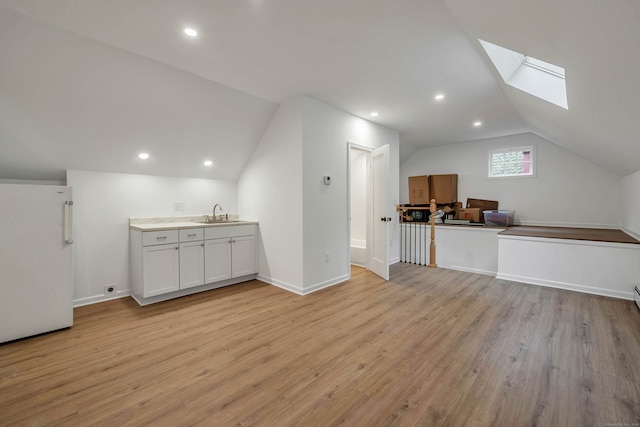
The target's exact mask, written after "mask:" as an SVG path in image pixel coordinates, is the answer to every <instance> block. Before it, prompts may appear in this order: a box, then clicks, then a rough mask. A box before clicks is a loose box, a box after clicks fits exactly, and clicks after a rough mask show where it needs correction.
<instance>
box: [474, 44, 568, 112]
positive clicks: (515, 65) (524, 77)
mask: <svg viewBox="0 0 640 427" xmlns="http://www.w3.org/2000/svg"><path fill="white" fill-rule="evenodd" d="M479 41H480V44H481V45H482V47H483V48H484V50H485V51H486V52H487V55H489V58H490V59H491V61H492V62H493V65H495V67H496V69H497V70H498V72H499V73H500V76H502V79H503V80H504V82H505V83H506V84H508V85H509V86H512V87H515V88H516V89H520V90H522V91H524V92H527V93H528V94H530V95H533V96H535V97H538V98H540V99H543V100H545V101H547V102H551V103H552V104H555V105H557V106H559V107H562V108H564V109H569V104H568V103H567V86H566V84H565V78H564V68H562V67H559V66H557V65H554V64H550V63H548V62H545V61H542V60H540V59H537V58H533V57H531V56H528V55H524V54H522V53H519V52H515V51H513V50H510V49H507V48H504V47H502V46H498V45H495V44H493V43H489V42H487V41H484V40H479Z"/></svg>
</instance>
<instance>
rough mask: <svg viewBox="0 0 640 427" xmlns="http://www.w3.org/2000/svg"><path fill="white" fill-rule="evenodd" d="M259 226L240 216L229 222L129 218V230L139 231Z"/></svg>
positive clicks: (201, 218)
mask: <svg viewBox="0 0 640 427" xmlns="http://www.w3.org/2000/svg"><path fill="white" fill-rule="evenodd" d="M250 224H258V222H257V221H240V220H239V219H238V215H229V220H228V221H217V222H206V216H205V215H196V216H182V217H152V218H129V229H131V230H139V231H161V230H179V229H186V228H209V227H234V226H237V225H250Z"/></svg>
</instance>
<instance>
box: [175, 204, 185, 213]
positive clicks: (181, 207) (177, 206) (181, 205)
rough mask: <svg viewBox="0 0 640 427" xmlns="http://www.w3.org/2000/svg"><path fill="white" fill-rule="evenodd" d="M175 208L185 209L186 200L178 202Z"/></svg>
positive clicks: (178, 209) (177, 209)
mask: <svg viewBox="0 0 640 427" xmlns="http://www.w3.org/2000/svg"><path fill="white" fill-rule="evenodd" d="M174 210H176V211H183V210H184V202H176V203H175V208H174Z"/></svg>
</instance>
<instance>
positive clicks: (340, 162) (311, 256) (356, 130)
mask: <svg viewBox="0 0 640 427" xmlns="http://www.w3.org/2000/svg"><path fill="white" fill-rule="evenodd" d="M302 103H303V109H302V110H303V115H302V123H303V126H302V139H303V162H304V168H303V199H304V200H303V205H304V208H303V211H304V223H303V229H304V233H303V235H304V291H305V292H311V291H313V290H315V289H319V288H322V287H324V286H328V285H331V284H334V283H339V282H341V281H344V280H346V279H347V278H348V277H349V275H350V265H349V252H348V251H349V248H350V242H349V238H348V236H349V221H348V179H347V162H348V142H353V143H356V144H358V145H361V146H365V147H369V148H378V147H381V146H383V145H386V144H388V145H389V146H390V165H391V166H390V171H389V176H390V181H391V183H390V186H391V187H390V195H389V201H388V216H390V217H395V209H394V208H395V203H396V202H397V200H398V197H399V194H398V191H399V190H398V188H399V187H398V176H399V163H400V161H399V133H398V132H397V131H395V130H392V129H389V128H385V127H383V126H380V125H377V124H375V123H372V122H370V121H367V120H364V119H361V118H359V117H356V116H353V115H351V114H348V113H346V112H344V111H342V110H339V109H337V108H335V107H332V106H330V105H327V104H325V103H323V102H320V101H318V100H315V99H313V98H310V97H303V99H302ZM325 175H329V176H331V178H332V184H331V185H329V186H326V185H324V184H323V177H324V176H325ZM392 224H393V225H392V226H390V227H389V230H390V236H389V237H390V242H389V246H390V257H391V258H392V259H397V257H398V247H399V246H398V229H399V227H398V225H397V223H396V222H393V223H392ZM326 252H329V261H325V253H326Z"/></svg>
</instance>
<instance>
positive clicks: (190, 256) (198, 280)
mask: <svg viewBox="0 0 640 427" xmlns="http://www.w3.org/2000/svg"><path fill="white" fill-rule="evenodd" d="M200 285H204V242H203V241H202V240H201V241H199V242H189V243H180V289H186V288H193V287H194V286H200Z"/></svg>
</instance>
